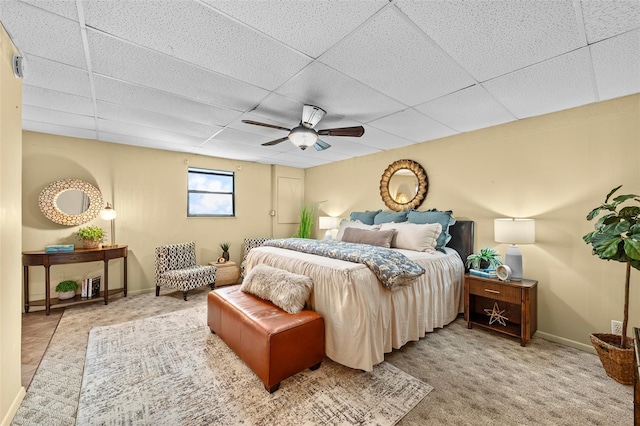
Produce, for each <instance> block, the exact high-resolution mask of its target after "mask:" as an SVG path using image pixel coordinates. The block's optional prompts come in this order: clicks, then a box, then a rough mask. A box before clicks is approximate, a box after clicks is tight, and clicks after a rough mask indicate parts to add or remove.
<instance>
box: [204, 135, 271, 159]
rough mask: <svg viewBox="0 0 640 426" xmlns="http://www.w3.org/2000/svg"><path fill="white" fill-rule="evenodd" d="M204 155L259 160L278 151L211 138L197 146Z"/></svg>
mask: <svg viewBox="0 0 640 426" xmlns="http://www.w3.org/2000/svg"><path fill="white" fill-rule="evenodd" d="M198 149H199V151H198V152H199V153H202V154H204V155H213V156H224V158H233V159H236V160H243V161H260V160H265V159H268V158H269V157H273V156H275V155H278V154H279V153H280V152H278V151H274V150H272V149H269V148H267V147H261V146H257V147H253V148H252V149H247V146H246V145H243V144H239V143H237V142H230V141H225V140H212V141H209V142H207V143H206V144H204V145H202V146H201V147H199V148H198Z"/></svg>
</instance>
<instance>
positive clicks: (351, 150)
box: [321, 137, 380, 157]
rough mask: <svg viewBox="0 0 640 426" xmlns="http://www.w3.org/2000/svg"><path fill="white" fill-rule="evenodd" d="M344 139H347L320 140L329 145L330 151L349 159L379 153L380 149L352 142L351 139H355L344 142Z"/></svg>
mask: <svg viewBox="0 0 640 426" xmlns="http://www.w3.org/2000/svg"><path fill="white" fill-rule="evenodd" d="M329 139H331V140H329ZM346 139H347V138H343V137H341V138H336V137H334V138H321V140H323V141H324V142H327V143H329V144H330V145H331V148H330V149H331V151H333V152H339V153H341V154H344V155H347V156H349V157H360V156H362V155H369V154H375V153H376V152H380V149H378V148H374V147H371V146H367V145H363V144H360V143H356V142H353V139H355V138H348V139H350V140H346Z"/></svg>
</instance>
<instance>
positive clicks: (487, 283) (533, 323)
mask: <svg viewBox="0 0 640 426" xmlns="http://www.w3.org/2000/svg"><path fill="white" fill-rule="evenodd" d="M464 319H465V321H467V327H468V328H472V326H473V325H477V326H480V327H483V328H486V329H489V330H493V331H497V332H499V333H503V334H507V335H509V336H514V337H517V338H519V339H520V345H521V346H525V345H526V343H527V342H528V341H529V340H531V337H533V334H534V333H535V332H536V330H537V328H538V281H534V280H526V279H523V280H522V281H500V280H498V279H492V278H482V277H477V276H475V275H471V274H466V275H465V280H464Z"/></svg>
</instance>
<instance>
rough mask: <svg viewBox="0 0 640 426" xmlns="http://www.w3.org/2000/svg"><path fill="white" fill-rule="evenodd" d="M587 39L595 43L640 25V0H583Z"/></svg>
mask: <svg viewBox="0 0 640 426" xmlns="http://www.w3.org/2000/svg"><path fill="white" fill-rule="evenodd" d="M580 3H581V6H582V16H583V20H584V28H585V31H586V33H587V41H588V42H589V43H595V42H597V41H600V40H604V39H605V38H609V37H613V36H615V35H618V34H622V33H625V32H627V31H630V30H633V29H635V28H638V26H640V1H638V0H631V1H624V0H622V1H620V0H618V1H597V0H589V1H581V2H580Z"/></svg>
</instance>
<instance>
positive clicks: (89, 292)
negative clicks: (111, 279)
mask: <svg viewBox="0 0 640 426" xmlns="http://www.w3.org/2000/svg"><path fill="white" fill-rule="evenodd" d="M80 296H81V297H82V298H86V299H91V298H92V297H98V296H100V276H99V275H98V276H97V277H91V278H85V279H84V280H82V286H81V292H80Z"/></svg>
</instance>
